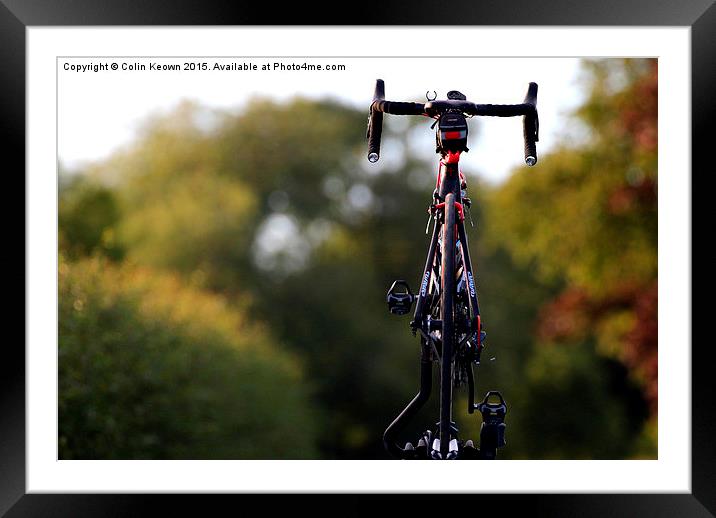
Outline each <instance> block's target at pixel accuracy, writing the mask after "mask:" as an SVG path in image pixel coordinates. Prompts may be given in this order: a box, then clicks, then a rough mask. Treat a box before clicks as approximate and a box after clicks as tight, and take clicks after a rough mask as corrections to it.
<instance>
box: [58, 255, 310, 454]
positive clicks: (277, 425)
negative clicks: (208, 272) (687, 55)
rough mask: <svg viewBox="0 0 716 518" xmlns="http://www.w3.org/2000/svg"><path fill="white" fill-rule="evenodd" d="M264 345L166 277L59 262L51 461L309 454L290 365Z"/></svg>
mask: <svg viewBox="0 0 716 518" xmlns="http://www.w3.org/2000/svg"><path fill="white" fill-rule="evenodd" d="M272 342H273V340H272V338H271V336H270V334H269V333H268V332H267V330H266V329H263V328H262V327H261V326H259V325H257V324H256V323H254V322H251V321H249V319H248V318H247V315H245V314H243V313H241V312H238V311H237V310H232V309H230V308H229V307H228V305H227V302H226V301H225V300H224V299H223V298H222V297H220V296H217V295H209V294H206V293H202V292H200V291H196V290H194V289H189V288H186V287H182V285H181V283H180V281H179V280H178V279H177V278H176V277H174V276H171V275H167V274H161V273H158V272H156V271H151V270H147V269H143V268H137V267H132V266H127V265H124V266H120V267H118V266H113V265H112V264H111V263H109V262H108V261H107V260H105V259H100V258H94V259H85V260H82V261H80V262H68V261H66V260H65V259H63V258H62V257H61V259H60V272H59V447H60V453H59V454H60V458H61V459H176V458H182V459H246V458H304V457H306V458H310V457H313V456H315V450H314V445H315V432H316V430H315V416H314V414H313V411H312V410H311V409H310V408H309V406H308V400H309V392H308V389H307V385H306V383H305V381H304V380H303V379H302V376H301V368H300V365H299V364H298V362H297V360H296V359H295V358H293V357H292V356H291V355H289V354H287V352H286V351H284V350H281V349H280V348H278V346H276V345H275V344H273V343H272Z"/></svg>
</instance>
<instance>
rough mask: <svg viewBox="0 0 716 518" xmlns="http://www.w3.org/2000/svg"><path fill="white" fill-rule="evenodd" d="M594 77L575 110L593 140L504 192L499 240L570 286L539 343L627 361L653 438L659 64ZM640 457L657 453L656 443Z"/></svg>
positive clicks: (496, 220) (547, 318)
mask: <svg viewBox="0 0 716 518" xmlns="http://www.w3.org/2000/svg"><path fill="white" fill-rule="evenodd" d="M586 71H587V73H588V75H587V84H588V88H589V95H588V98H587V101H586V102H585V104H584V105H583V106H582V107H581V108H580V109H579V110H578V111H577V113H576V116H577V117H578V119H579V121H581V123H582V125H583V126H584V127H585V128H586V129H587V130H588V133H587V140H586V142H583V143H578V144H573V145H571V146H565V147H563V148H561V149H559V150H557V151H555V152H553V153H550V155H549V156H546V157H544V158H543V159H542V160H541V161H540V164H539V167H537V168H535V170H534V171H528V172H527V171H517V172H516V173H515V175H514V176H512V177H511V178H510V180H509V181H508V182H507V183H506V184H505V185H504V186H503V187H501V188H500V189H498V190H497V191H496V192H495V195H494V196H493V198H492V200H491V203H490V213H491V217H490V222H491V225H492V230H493V231H494V232H492V235H493V236H494V239H495V240H496V241H498V242H499V243H500V244H501V246H504V247H505V248H506V249H507V250H509V251H510V252H511V253H512V255H513V256H514V258H515V259H516V260H517V261H518V262H520V264H523V265H533V266H534V267H535V269H536V271H538V272H539V274H540V275H541V278H542V279H543V280H544V281H546V282H552V283H557V284H561V286H562V288H561V290H560V293H559V294H558V295H556V297H554V299H553V300H552V301H551V302H550V303H548V304H544V305H543V307H542V309H541V313H540V317H539V320H538V322H539V325H538V328H537V330H536V332H537V338H538V343H542V344H546V343H552V342H558V343H571V344H584V343H591V342H594V343H595V347H596V350H597V351H598V353H599V354H600V355H602V356H603V357H606V358H614V359H617V360H619V361H620V362H621V363H622V364H623V365H625V366H626V367H627V368H628V373H629V375H630V377H631V379H632V381H633V382H634V383H636V384H638V386H639V387H641V390H642V397H643V399H644V400H645V401H646V402H647V403H648V405H649V409H650V412H651V420H650V422H649V425H648V427H649V429H647V431H646V435H647V436H649V437H655V435H654V433H653V431H652V430H651V428H653V427H655V426H656V419H655V414H656V402H657V195H656V183H657V155H656V145H657V138H656V135H657V130H656V120H657V61H656V60H655V59H625V60H599V61H591V62H587V65H586ZM498 214H499V216H498ZM574 347H576V345H574V346H573V348H572V349H568V350H569V351H573V350H574ZM579 347H581V346H579ZM550 350H552V351H556V350H555V349H550ZM538 351H541V348H538ZM535 361H536V360H535ZM636 414H637V416H638V415H639V412H636ZM615 419H616V417H615ZM644 451H647V452H648V453H647V455H651V456H653V455H655V453H656V444H655V442H652V443H651V447H649V448H647V449H646V450H644Z"/></svg>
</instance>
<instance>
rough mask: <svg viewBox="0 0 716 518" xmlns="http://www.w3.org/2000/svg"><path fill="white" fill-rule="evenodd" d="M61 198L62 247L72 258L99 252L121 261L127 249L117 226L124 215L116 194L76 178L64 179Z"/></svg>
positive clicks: (98, 185) (59, 213)
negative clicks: (118, 235) (119, 235)
mask: <svg viewBox="0 0 716 518" xmlns="http://www.w3.org/2000/svg"><path fill="white" fill-rule="evenodd" d="M62 180H63V181H64V182H65V183H62V182H61V187H60V196H59V211H58V225H59V242H60V244H59V246H60V249H61V250H64V252H65V253H66V254H67V255H68V256H69V257H82V256H85V255H90V254H93V253H95V252H99V253H102V254H104V255H106V256H107V257H111V258H113V259H121V257H122V256H123V255H124V250H123V249H122V247H121V245H120V244H119V243H118V241H117V235H116V226H117V223H118V222H119V220H120V217H121V214H120V209H119V205H118V203H117V199H116V194H115V193H114V191H112V190H111V189H108V188H107V187H104V186H102V185H100V184H98V183H95V182H91V181H87V180H86V179H85V178H84V177H81V176H75V177H73V178H72V179H71V180H69V181H68V180H66V179H65V178H62Z"/></svg>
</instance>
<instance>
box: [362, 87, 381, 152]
mask: <svg viewBox="0 0 716 518" xmlns="http://www.w3.org/2000/svg"><path fill="white" fill-rule="evenodd" d="M383 99H385V83H384V82H383V80H382V79H376V81H375V93H374V94H373V104H371V105H370V112H369V114H368V133H367V134H366V137H368V160H370V161H371V162H377V161H378V158H379V157H380V137H381V135H382V134H383V113H382V112H381V111H379V110H376V109H374V108H373V106H374V105H375V103H376V102H380V101H382V100H383Z"/></svg>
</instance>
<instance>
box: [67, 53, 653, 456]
mask: <svg viewBox="0 0 716 518" xmlns="http://www.w3.org/2000/svg"><path fill="white" fill-rule="evenodd" d="M78 61H79V60H78ZM95 61H98V60H95ZM335 61H340V60H335ZM344 61H345V63H346V65H347V68H346V70H345V71H342V72H331V73H326V74H325V75H320V80H319V79H318V77H319V76H317V75H316V74H317V73H316V72H303V73H301V72H293V73H291V74H288V75H287V74H273V75H270V74H265V75H263V76H261V75H259V74H256V75H254V76H247V75H240V73H238V72H234V75H231V76H224V75H222V76H217V75H216V74H213V75H212V74H204V75H200V74H184V73H182V74H181V75H179V76H176V75H169V74H166V75H162V74H159V75H156V76H151V77H152V79H151V80H150V78H149V77H147V76H146V75H141V74H134V75H132V74H131V73H126V74H119V75H115V76H112V75H110V74H105V75H102V74H91V75H86V74H77V73H74V74H71V73H69V72H61V73H60V82H59V84H60V90H59V97H58V99H59V103H58V104H59V113H58V117H59V120H58V127H59V142H58V152H59V217H58V226H59V234H58V236H59V288H58V289H59V401H58V405H59V456H60V458H61V459H214V458H215V459H273V458H276V459H296V458H319V459H384V458H386V457H387V454H386V453H385V452H384V450H383V447H382V442H381V438H382V433H383V431H384V429H385V428H386V426H387V425H388V424H389V423H390V422H391V421H392V420H393V418H394V417H395V416H396V415H397V414H398V413H399V412H400V411H401V410H402V409H403V407H404V406H405V405H406V404H407V402H408V401H409V400H410V399H411V398H412V397H413V395H414V394H415V392H416V391H417V388H418V376H419V342H418V339H417V338H414V337H413V336H412V335H411V333H410V330H409V326H408V321H409V319H408V318H407V317H404V318H400V317H395V316H392V315H389V314H388V312H387V307H386V305H385V292H386V290H387V289H388V287H389V285H390V283H391V282H392V281H393V280H395V279H397V278H404V279H407V280H408V281H409V282H410V283H411V284H412V286H413V288H416V287H417V283H418V279H419V277H420V275H421V269H422V265H423V263H424V260H425V254H426V251H427V245H428V241H429V236H426V235H425V233H424V232H425V224H426V221H427V216H426V212H425V210H426V207H427V204H428V203H429V201H430V197H431V193H432V189H433V187H434V183H435V173H436V171H437V155H435V154H434V133H433V131H431V130H430V129H429V125H430V122H431V121H428V120H425V119H422V118H414V119H416V120H410V119H411V118H408V117H403V118H400V117H391V116H386V123H385V128H384V137H383V146H382V149H383V152H382V157H381V161H380V162H379V163H378V164H375V165H373V164H369V163H368V162H367V160H366V142H365V127H366V120H367V109H368V106H369V104H370V101H371V98H372V88H373V84H374V80H375V78H376V77H382V78H383V79H385V81H386V94H387V98H389V99H391V100H415V101H419V100H421V99H424V92H425V90H431V91H432V90H437V93H438V94H439V97H441V98H444V97H445V94H446V92H447V90H450V89H458V90H461V91H462V92H463V93H465V94H466V95H467V97H468V99H470V100H472V101H475V102H483V103H489V102H494V103H516V102H520V101H521V100H522V98H523V96H524V93H525V91H526V87H527V83H528V82H529V81H536V82H538V83H539V87H540V90H539V96H538V109H539V112H540V123H541V128H540V143H539V144H538V153H539V154H540V155H539V162H538V164H537V166H535V167H533V168H526V167H524V166H523V165H521V163H522V133H521V122H520V121H519V120H518V119H514V120H512V119H488V120H482V119H481V120H476V119H472V120H471V121H470V141H469V145H470V148H471V151H470V153H468V154H466V155H465V160H464V164H463V171H464V173H465V174H466V176H467V179H468V193H469V195H470V197H471V198H472V199H473V210H472V218H473V220H474V222H475V226H474V228H471V227H468V234H469V236H470V238H471V241H470V248H471V253H472V255H473V266H474V267H475V270H476V274H477V287H478V293H479V297H480V306H481V310H482V318H483V322H484V326H485V329H486V331H487V340H486V344H487V348H486V351H485V355H483V359H485V358H488V359H489V358H493V357H494V360H492V361H489V360H488V361H483V363H482V365H481V366H480V367H479V368H478V369H477V395H478V396H480V395H482V394H484V393H485V392H487V391H488V390H490V389H497V390H500V391H501V392H502V393H503V395H504V396H505V399H506V400H507V403H508V407H509V410H508V414H507V420H506V422H507V447H506V448H505V449H504V450H502V451H501V454H502V455H501V456H502V458H512V459H633V458H656V455H657V429H656V411H657V197H656V189H657V187H656V186H657V129H656V128H657V126H656V124H657V62H656V60H654V59H606V60H576V59H555V58H552V59H542V60H539V59H532V60H515V59H492V60H485V59H483V60H476V59H475V60H470V59H461V60H458V61H463V62H464V63H462V64H461V67H460V68H458V67H457V66H455V67H448V69H449V70H450V72H448V73H446V74H443V75H444V76H445V77H435V76H439V75H440V74H438V73H436V72H435V70H436V68H435V66H436V64H437V63H439V62H440V61H441V60H429V59H425V60H422V61H419V60H417V59H412V60H393V61H392V62H382V61H381V60H378V61H381V63H380V64H379V65H376V63H375V61H376V60H364V61H360V60H344ZM453 69H454V70H455V71H454V72H453ZM177 77H178V79H177ZM224 78H226V79H224ZM457 397H458V398H459V400H458V401H457V402H456V410H457V411H456V417H457V420H458V425H459V427H460V430H461V437H464V438H469V437H472V438H477V437H478V436H479V426H480V420H479V419H480V418H479V417H478V414H474V415H472V416H468V415H467V413H466V411H465V410H464V409H465V408H466V403H465V400H466V396H465V394H464V392H458V395H457ZM436 399H437V398H433V400H432V401H431V402H430V404H428V405H427V407H426V408H425V409H424V411H422V412H421V414H420V415H419V416H418V418H417V419H416V421H415V423H414V425H413V427H412V429H410V430H409V431H408V432H407V433H406V436H405V437H404V440H413V439H414V434H416V433H419V432H420V431H422V430H424V429H426V428H427V427H431V426H433V424H434V422H435V420H436V416H437V407H436V401H435V400H436Z"/></svg>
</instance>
